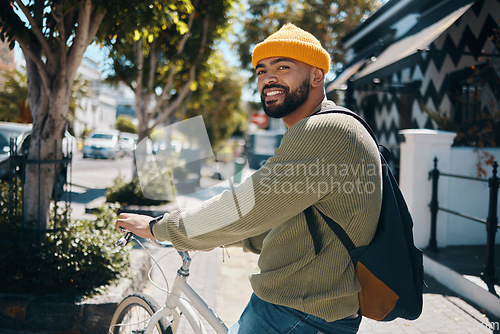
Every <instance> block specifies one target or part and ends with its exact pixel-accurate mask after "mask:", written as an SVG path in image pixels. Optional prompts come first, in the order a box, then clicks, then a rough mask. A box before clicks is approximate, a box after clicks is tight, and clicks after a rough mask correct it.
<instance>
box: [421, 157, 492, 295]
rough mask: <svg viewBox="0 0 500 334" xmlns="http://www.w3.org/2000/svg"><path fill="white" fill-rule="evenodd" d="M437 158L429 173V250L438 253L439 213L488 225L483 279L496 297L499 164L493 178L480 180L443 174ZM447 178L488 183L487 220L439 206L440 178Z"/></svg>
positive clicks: (478, 178)
mask: <svg viewBox="0 0 500 334" xmlns="http://www.w3.org/2000/svg"><path fill="white" fill-rule="evenodd" d="M437 162H438V159H437V157H435V158H434V169H432V170H431V171H430V172H429V179H431V180H432V195H431V202H430V204H429V207H430V211H431V235H430V239H429V246H428V247H427V250H429V251H431V252H437V251H438V247H437V239H436V229H437V214H438V212H439V211H443V212H447V213H450V214H453V215H456V216H459V217H463V218H466V219H469V220H472V221H475V222H478V223H481V224H485V225H486V233H487V236H486V263H485V265H484V269H483V272H482V273H481V275H480V276H481V279H482V280H483V281H484V282H485V283H486V285H487V286H488V290H489V291H490V292H491V293H492V294H494V295H496V296H498V295H497V293H496V291H495V284H496V283H497V279H496V278H495V235H496V231H497V229H498V214H497V206H498V188H499V183H500V182H499V178H498V176H497V172H498V163H497V162H496V161H495V162H494V163H493V166H492V169H493V172H492V176H491V177H490V178H480V177H471V176H464V175H457V174H449V173H441V172H440V171H439V170H438V168H437ZM441 176H446V177H452V178H459V179H465V180H470V181H476V182H487V183H488V187H489V190H490V194H489V205H488V215H487V218H486V219H484V218H479V217H474V216H472V215H469V214H466V213H461V212H458V211H455V210H450V209H447V208H443V207H440V206H439V202H438V181H439V177H441Z"/></svg>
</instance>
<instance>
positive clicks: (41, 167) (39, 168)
mask: <svg viewBox="0 0 500 334" xmlns="http://www.w3.org/2000/svg"><path fill="white" fill-rule="evenodd" d="M30 63H31V62H30V61H27V71H28V82H29V83H34V82H37V81H38V79H39V78H38V74H37V72H36V69H35V67H34V66H33V64H30ZM51 81H52V82H51V86H52V87H56V88H55V89H53V90H52V91H51V94H50V96H48V95H47V94H46V92H44V90H43V89H42V87H41V85H38V87H36V85H32V87H31V89H30V105H31V109H32V115H33V129H32V134H31V143H30V148H29V153H28V160H29V161H31V162H30V163H28V164H27V165H26V169H25V171H26V174H25V180H24V195H23V207H24V208H23V227H25V228H26V229H29V230H35V231H38V232H39V234H40V235H42V234H43V232H44V231H45V230H47V229H48V227H49V212H50V201H51V197H52V191H53V187H54V181H55V175H56V174H57V172H58V171H59V169H60V168H61V166H60V165H57V166H56V165H55V163H53V162H52V163H50V162H47V161H54V160H59V159H61V158H62V139H63V137H64V132H65V129H66V123H67V119H66V117H67V112H68V107H69V94H67V91H68V90H69V91H71V85H70V83H69V82H67V81H66V80H61V77H60V76H54V77H52V80H51ZM33 161H35V163H33ZM38 162H40V163H38Z"/></svg>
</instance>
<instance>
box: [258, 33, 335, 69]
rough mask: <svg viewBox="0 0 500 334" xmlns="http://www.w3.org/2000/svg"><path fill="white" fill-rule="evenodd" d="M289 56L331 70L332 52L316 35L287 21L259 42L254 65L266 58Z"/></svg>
mask: <svg viewBox="0 0 500 334" xmlns="http://www.w3.org/2000/svg"><path fill="white" fill-rule="evenodd" d="M270 57H287V58H291V59H295V60H298V61H301V62H303V63H306V64H309V65H311V66H314V67H318V68H321V69H322V70H323V71H325V73H328V71H329V70H330V54H329V53H328V51H326V50H325V49H324V48H323V47H322V46H321V43H320V42H319V41H318V39H317V38H316V37H314V36H313V35H312V34H311V33H308V32H307V31H305V30H302V29H300V28H299V27H297V26H295V25H293V24H291V23H287V24H285V25H284V26H283V27H281V29H280V30H278V31H276V32H275V33H274V34H272V35H270V36H269V37H267V38H266V39H265V40H264V41H262V42H261V43H259V44H257V46H256V47H255V49H254V50H253V54H252V65H253V67H254V68H255V66H257V63H258V62H259V61H261V60H262V59H264V58H270Z"/></svg>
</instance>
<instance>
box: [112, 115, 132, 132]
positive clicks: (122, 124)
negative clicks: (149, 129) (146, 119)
mask: <svg viewBox="0 0 500 334" xmlns="http://www.w3.org/2000/svg"><path fill="white" fill-rule="evenodd" d="M115 127H116V129H117V130H118V131H121V132H128V133H137V125H135V124H134V122H133V121H132V118H131V117H129V116H125V115H120V116H118V117H117V118H116V123H115Z"/></svg>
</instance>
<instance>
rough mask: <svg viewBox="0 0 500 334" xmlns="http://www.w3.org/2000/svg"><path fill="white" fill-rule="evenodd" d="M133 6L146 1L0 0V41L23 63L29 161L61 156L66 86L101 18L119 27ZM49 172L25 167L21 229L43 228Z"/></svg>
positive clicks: (47, 167)
mask: <svg viewBox="0 0 500 334" xmlns="http://www.w3.org/2000/svg"><path fill="white" fill-rule="evenodd" d="M138 4H141V5H144V4H146V5H147V4H148V0H145V1H139V0H127V1H125V0H0V27H1V30H0V38H1V40H2V41H5V40H7V41H8V42H10V47H11V49H12V48H13V47H14V44H15V42H17V43H18V44H19V46H20V47H21V50H22V52H23V55H24V58H25V59H26V70H27V76H28V94H29V105H30V109H31V115H32V118H33V130H32V131H33V134H32V140H31V145H30V153H29V154H30V155H29V158H30V159H35V158H38V152H40V159H41V160H53V159H55V158H56V154H57V155H58V156H59V157H60V156H61V152H62V145H61V142H62V138H63V135H64V131H65V129H66V126H67V120H68V108H69V103H70V96H71V89H72V84H73V81H74V79H75V76H76V72H77V69H78V67H79V65H80V63H81V60H82V57H83V54H84V52H85V50H86V48H87V47H88V45H89V44H90V43H91V42H92V41H93V40H94V38H95V36H96V34H97V31H98V29H99V26H100V25H101V23H102V22H103V20H104V18H105V17H106V20H107V21H111V22H113V23H114V24H117V25H119V24H120V22H121V21H120V20H121V19H123V13H124V11H125V9H126V8H132V9H131V10H132V11H133V8H134V7H135V6H137V5H138ZM54 143H57V148H56V150H54ZM54 168H55V167H54V164H41V166H40V173H38V166H36V167H35V165H33V164H30V165H28V166H27V168H26V178H25V184H24V189H28V190H27V191H25V192H24V198H23V205H24V210H23V227H24V228H28V229H31V230H38V231H44V230H46V229H47V227H48V213H49V206H50V197H51V192H52V188H53V183H54V175H55V174H56V173H55V171H54ZM35 189H36V190H35ZM38 189H39V191H38Z"/></svg>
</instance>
